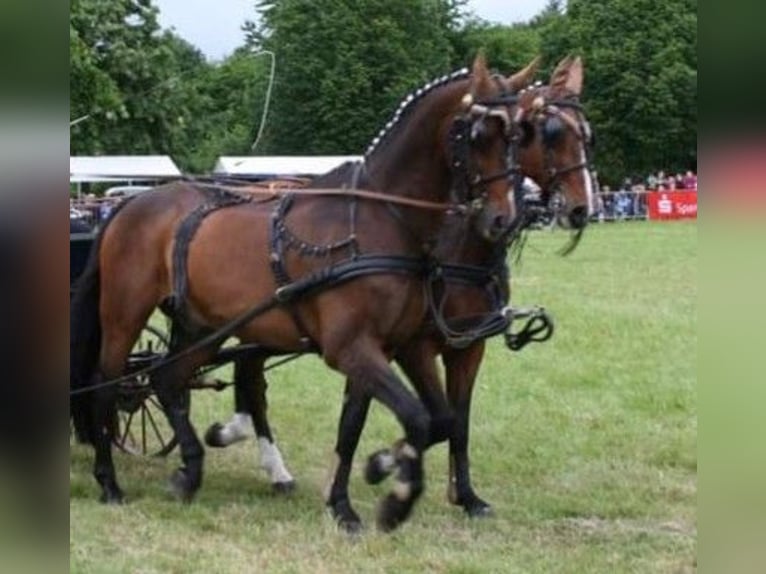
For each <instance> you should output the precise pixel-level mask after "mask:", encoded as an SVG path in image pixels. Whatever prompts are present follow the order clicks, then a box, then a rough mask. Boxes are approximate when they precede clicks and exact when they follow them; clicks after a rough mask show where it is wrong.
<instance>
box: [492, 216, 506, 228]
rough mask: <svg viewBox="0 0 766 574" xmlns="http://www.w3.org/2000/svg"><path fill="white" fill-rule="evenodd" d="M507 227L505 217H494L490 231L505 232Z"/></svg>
mask: <svg viewBox="0 0 766 574" xmlns="http://www.w3.org/2000/svg"><path fill="white" fill-rule="evenodd" d="M506 227H508V217H506V216H505V215H496V216H495V219H494V220H493V221H492V229H493V230H495V231H497V232H502V231H505V228H506Z"/></svg>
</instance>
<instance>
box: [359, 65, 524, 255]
mask: <svg viewBox="0 0 766 574" xmlns="http://www.w3.org/2000/svg"><path fill="white" fill-rule="evenodd" d="M506 90H507V86H506V85H505V82H498V81H496V80H495V78H493V76H492V75H491V74H490V72H489V70H488V69H487V65H486V62H485V60H484V57H483V56H482V55H479V56H477V57H476V59H475V60H474V62H473V66H472V68H471V70H470V72H469V71H468V70H460V71H458V72H455V73H453V74H450V75H448V76H443V77H442V78H439V79H437V80H435V81H434V82H431V83H429V84H426V85H425V86H423V87H422V88H420V89H419V90H417V91H416V92H415V93H413V94H410V95H409V96H408V97H407V98H405V100H404V101H403V102H402V104H401V105H400V107H399V109H398V110H397V111H396V113H395V114H394V117H393V119H392V120H391V121H390V122H389V123H388V124H387V125H386V127H385V128H384V129H383V130H381V132H380V134H379V135H378V137H376V138H375V139H374V140H373V142H372V144H371V145H370V147H369V148H368V150H367V152H366V154H365V160H366V162H367V169H368V173H369V174H370V177H371V179H372V180H373V181H374V182H375V183H376V185H377V186H378V187H379V188H381V189H385V190H387V191H389V192H392V193H397V190H401V191H398V193H403V194H405V195H410V196H413V195H415V194H417V195H420V196H421V197H423V198H428V199H437V200H440V201H444V200H448V201H450V202H452V203H455V204H459V205H460V206H462V207H463V209H462V210H461V211H463V212H465V213H468V214H469V216H470V217H471V218H472V224H473V226H474V229H475V230H476V231H477V232H478V233H479V234H480V235H481V236H482V237H484V238H485V239H486V240H488V241H493V242H494V241H498V240H500V239H501V238H503V237H504V236H505V234H506V232H507V230H508V228H509V225H510V222H511V221H512V220H513V219H514V218H515V215H516V210H515V205H514V203H513V202H509V201H508V189H509V179H508V176H509V174H510V173H511V166H510V165H509V163H508V161H509V157H510V155H509V151H508V150H509V146H510V143H511V135H512V120H511V117H510V114H509V108H508V105H507V102H506V101H505V100H503V96H504V95H506ZM396 126H399V127H398V129H396Z"/></svg>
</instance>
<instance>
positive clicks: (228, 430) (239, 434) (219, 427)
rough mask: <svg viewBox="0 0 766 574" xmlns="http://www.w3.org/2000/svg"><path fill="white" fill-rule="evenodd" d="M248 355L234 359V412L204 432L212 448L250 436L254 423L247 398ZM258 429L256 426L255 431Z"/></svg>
mask: <svg viewBox="0 0 766 574" xmlns="http://www.w3.org/2000/svg"><path fill="white" fill-rule="evenodd" d="M247 361H248V357H243V358H241V359H237V360H236V361H234V414H233V415H232V417H231V419H230V420H229V421H228V422H225V423H223V424H221V423H219V422H215V423H213V424H212V425H210V427H208V429H207V431H206V432H205V444H206V445H208V446H210V447H214V448H226V447H227V446H230V445H232V444H234V443H236V442H240V441H243V440H245V439H246V438H247V437H248V436H250V428H251V426H252V425H253V424H255V423H254V421H253V417H252V415H251V413H252V412H253V406H252V401H251V400H250V399H249V398H248V394H247V393H248V391H247V390H246V389H245V385H247V381H246V378H247V376H248V375H247V372H248V371H249V369H248V368H247V366H246V363H247ZM257 432H258V429H257V428H256V433H257Z"/></svg>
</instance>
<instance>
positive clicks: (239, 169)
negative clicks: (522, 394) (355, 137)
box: [213, 155, 362, 178]
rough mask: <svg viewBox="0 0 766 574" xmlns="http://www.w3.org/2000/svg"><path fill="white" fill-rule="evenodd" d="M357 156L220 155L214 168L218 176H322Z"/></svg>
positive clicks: (360, 157) (354, 159)
mask: <svg viewBox="0 0 766 574" xmlns="http://www.w3.org/2000/svg"><path fill="white" fill-rule="evenodd" d="M361 159H362V156H358V155H325V156H310V155H309V156H301V155H283V156H243V157H236V156H221V157H219V158H218V161H217V162H216V164H215V167H214V168H213V173H214V174H216V175H231V176H241V177H258V178H269V177H280V176H301V175H308V176H311V175H320V174H323V173H327V172H328V171H330V170H331V169H333V168H335V167H338V166H339V165H340V164H342V163H344V162H347V161H359V160H361Z"/></svg>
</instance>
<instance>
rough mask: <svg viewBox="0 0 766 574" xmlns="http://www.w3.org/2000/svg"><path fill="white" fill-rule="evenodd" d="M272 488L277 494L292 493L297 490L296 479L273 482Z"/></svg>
mask: <svg viewBox="0 0 766 574" xmlns="http://www.w3.org/2000/svg"><path fill="white" fill-rule="evenodd" d="M271 490H273V491H274V493H275V494H282V495H284V494H291V493H292V492H293V491H294V490H295V481H294V480H288V481H287V482H272V483H271Z"/></svg>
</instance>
